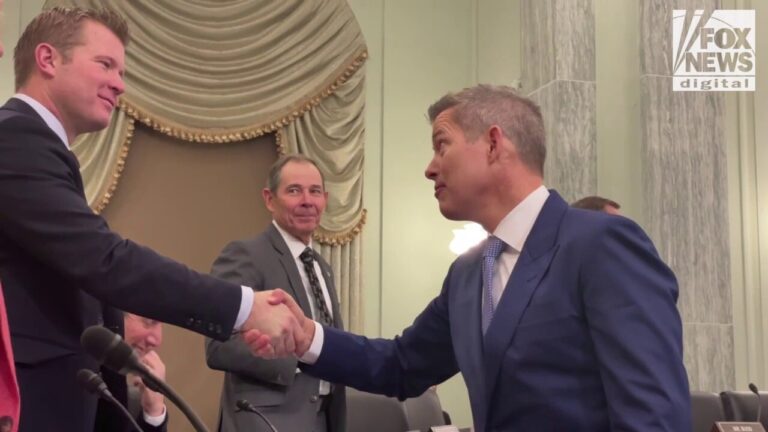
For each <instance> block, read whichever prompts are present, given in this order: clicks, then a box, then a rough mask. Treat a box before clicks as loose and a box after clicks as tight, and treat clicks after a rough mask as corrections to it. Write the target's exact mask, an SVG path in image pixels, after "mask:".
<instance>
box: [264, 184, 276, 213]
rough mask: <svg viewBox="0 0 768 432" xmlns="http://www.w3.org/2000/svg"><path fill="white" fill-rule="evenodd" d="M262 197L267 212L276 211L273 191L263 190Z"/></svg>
mask: <svg viewBox="0 0 768 432" xmlns="http://www.w3.org/2000/svg"><path fill="white" fill-rule="evenodd" d="M261 197H262V198H264V204H265V205H266V206H267V210H269V211H274V210H273V209H272V198H273V197H272V191H271V190H269V188H264V189H262V190H261Z"/></svg>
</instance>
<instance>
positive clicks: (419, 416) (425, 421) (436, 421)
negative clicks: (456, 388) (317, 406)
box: [401, 388, 446, 432]
mask: <svg viewBox="0 0 768 432" xmlns="http://www.w3.org/2000/svg"><path fill="white" fill-rule="evenodd" d="M401 404H402V405H403V409H404V410H405V418H406V420H407V422H408V430H418V431H421V432H429V428H430V427H432V426H443V425H445V424H446V423H445V417H444V416H443V407H442V406H440V398H438V397H437V390H435V389H434V388H429V389H427V391H425V392H424V394H422V395H421V396H419V397H415V398H410V399H406V400H404V401H403V402H401Z"/></svg>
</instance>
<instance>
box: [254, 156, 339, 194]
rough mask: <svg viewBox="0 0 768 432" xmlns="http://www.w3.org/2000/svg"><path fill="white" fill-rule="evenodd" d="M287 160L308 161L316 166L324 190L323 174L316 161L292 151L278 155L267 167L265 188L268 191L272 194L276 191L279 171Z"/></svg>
mask: <svg viewBox="0 0 768 432" xmlns="http://www.w3.org/2000/svg"><path fill="white" fill-rule="evenodd" d="M288 162H298V163H308V164H310V165H312V166H314V167H315V168H317V171H318V172H319V173H320V180H322V182H323V190H325V176H324V175H323V171H322V170H321V169H320V167H319V166H317V163H316V162H315V161H314V160H313V159H311V158H309V157H307V156H304V155H303V154H299V153H293V154H287V155H283V156H280V157H279V158H278V159H277V160H276V161H275V163H273V164H272V166H271V167H270V168H269V177H267V188H269V190H270V192H272V193H273V194H275V193H277V188H278V186H280V173H281V172H282V171H283V167H284V166H286V165H287V164H288Z"/></svg>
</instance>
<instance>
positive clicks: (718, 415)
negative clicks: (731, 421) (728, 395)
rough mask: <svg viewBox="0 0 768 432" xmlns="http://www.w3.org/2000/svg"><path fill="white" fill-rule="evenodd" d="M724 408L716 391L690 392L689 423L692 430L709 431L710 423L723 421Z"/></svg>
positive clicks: (697, 431)
mask: <svg viewBox="0 0 768 432" xmlns="http://www.w3.org/2000/svg"><path fill="white" fill-rule="evenodd" d="M726 419H727V418H726V416H725V410H724V409H723V404H722V400H721V399H720V396H719V395H718V394H717V393H712V392H702V391H694V392H691V424H692V425H693V429H692V430H693V432H710V431H711V430H712V425H714V424H715V422H718V421H725V420H726Z"/></svg>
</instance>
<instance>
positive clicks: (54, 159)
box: [0, 99, 242, 432]
mask: <svg viewBox="0 0 768 432" xmlns="http://www.w3.org/2000/svg"><path fill="white" fill-rule="evenodd" d="M0 279H2V281H3V290H4V294H5V296H6V297H5V298H6V305H7V309H8V321H9V325H10V329H11V339H12V344H13V351H14V356H15V361H16V368H17V377H18V381H19V388H20V391H21V406H22V408H21V419H20V421H19V427H20V431H47V430H61V429H62V428H64V429H66V430H69V431H83V432H91V431H92V430H93V424H94V420H95V411H96V398H95V396H90V395H85V393H84V391H83V390H82V389H81V388H80V386H79V385H78V384H77V382H76V380H75V373H76V372H77V370H78V369H80V368H91V369H96V368H97V364H96V362H95V361H94V360H92V359H90V358H89V357H88V356H87V355H86V354H85V353H84V352H83V350H82V348H81V347H80V334H81V333H82V332H83V330H84V329H85V328H86V327H88V326H90V325H94V324H101V323H104V311H105V308H108V307H117V308H119V309H122V310H125V311H129V312H132V313H135V314H138V315H141V316H145V317H149V318H153V319H157V320H160V321H164V322H168V323H171V324H174V325H177V326H181V327H184V328H188V329H190V330H193V331H197V332H199V333H202V334H204V335H207V336H210V337H214V338H218V339H222V340H224V339H227V338H228V337H229V335H230V334H231V331H232V327H233V325H234V321H235V318H236V316H237V313H238V311H239V308H240V301H241V296H242V294H241V288H240V287H239V286H237V285H235V284H231V283H228V282H224V281H221V280H218V279H215V278H213V277H210V276H206V275H201V274H198V273H195V272H193V271H191V270H190V269H188V268H187V267H185V266H183V265H181V264H178V263H176V262H174V261H172V260H170V259H168V258H165V257H163V256H160V255H158V254H156V253H155V252H153V251H152V250H150V249H148V248H145V247H142V246H139V245H137V244H136V243H133V242H131V241H130V240H126V239H123V238H121V237H120V236H118V235H117V234H115V233H114V232H112V231H111V230H110V229H109V227H108V226H107V224H106V222H105V221H104V219H103V218H101V217H99V216H98V215H96V214H94V213H93V211H92V210H91V209H90V208H89V207H88V204H87V202H86V200H85V195H84V192H83V182H82V179H81V177H80V171H79V166H78V162H77V159H76V158H75V156H74V155H73V154H72V152H70V151H69V150H68V149H67V148H66V147H65V145H64V144H63V143H62V142H61V140H60V139H59V137H58V136H57V135H56V134H55V133H53V132H52V131H51V130H50V128H48V126H47V125H46V124H45V122H44V121H43V119H42V118H40V116H38V115H37V113H36V112H35V111H34V110H33V109H32V108H31V107H30V106H29V105H27V104H26V103H25V102H23V101H21V100H18V99H11V100H10V101H8V102H7V103H6V104H5V105H4V106H2V107H0Z"/></svg>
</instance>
